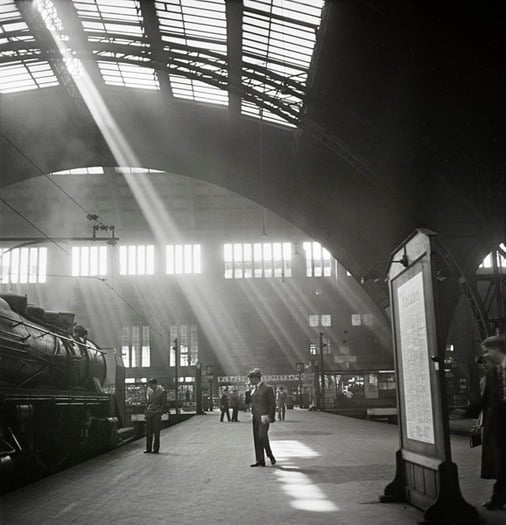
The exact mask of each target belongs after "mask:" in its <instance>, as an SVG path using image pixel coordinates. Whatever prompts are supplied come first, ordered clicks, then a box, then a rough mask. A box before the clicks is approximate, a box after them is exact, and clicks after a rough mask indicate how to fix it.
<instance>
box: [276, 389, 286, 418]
mask: <svg viewBox="0 0 506 525" xmlns="http://www.w3.org/2000/svg"><path fill="white" fill-rule="evenodd" d="M276 410H277V412H278V421H284V420H285V415H286V392H285V391H284V390H283V387H282V386H280V387H279V389H278V391H277V392H276Z"/></svg>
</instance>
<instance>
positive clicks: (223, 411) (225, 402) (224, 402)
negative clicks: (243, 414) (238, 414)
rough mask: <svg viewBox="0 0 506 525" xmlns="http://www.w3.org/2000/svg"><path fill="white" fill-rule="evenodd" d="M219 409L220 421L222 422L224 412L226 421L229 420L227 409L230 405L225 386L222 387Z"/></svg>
mask: <svg viewBox="0 0 506 525" xmlns="http://www.w3.org/2000/svg"><path fill="white" fill-rule="evenodd" d="M220 410H221V414H220V422H223V416H224V415H225V414H226V415H227V421H230V411H229V410H230V406H229V401H228V389H227V388H225V389H223V393H222V395H221V398H220Z"/></svg>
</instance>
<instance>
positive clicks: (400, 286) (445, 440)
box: [381, 230, 478, 525]
mask: <svg viewBox="0 0 506 525" xmlns="http://www.w3.org/2000/svg"><path fill="white" fill-rule="evenodd" d="M435 236H436V234H434V232H429V231H427V230H417V231H416V232H415V233H414V234H413V235H412V236H411V237H409V238H408V239H407V240H406V241H405V243H403V245H402V246H401V247H399V248H398V249H397V250H396V251H395V252H394V253H393V255H392V260H391V264H390V268H389V275H388V277H389V285H390V306H391V311H392V332H393V341H394V357H395V366H396V372H397V374H396V377H397V393H398V400H397V404H398V407H399V414H398V417H399V437H400V449H399V450H398V451H397V453H396V474H395V479H394V480H393V481H392V483H390V484H389V485H388V486H387V487H386V488H385V493H384V495H383V496H382V498H381V501H383V502H389V501H408V502H409V503H412V504H413V505H415V506H417V507H419V508H421V509H423V510H424V511H425V515H424V518H425V522H424V523H427V524H434V525H447V524H448V523H459V525H460V524H462V525H463V524H469V525H476V524H477V523H478V513H477V511H476V509H475V508H474V507H472V506H471V505H469V504H468V503H467V502H466V501H464V499H463V497H462V494H461V493H460V489H459V482H458V472H457V466H456V465H455V463H452V461H451V450H450V438H449V427H448V407H447V405H446V389H445V378H444V369H443V368H444V367H443V366H440V365H441V364H442V363H443V360H444V346H445V344H444V343H445V342H444V341H440V340H439V334H440V333H442V332H443V331H442V330H441V329H440V325H439V317H438V303H437V300H438V288H437V280H436V279H435V277H434V276H435V275H436V272H437V266H436V265H437V255H438V253H437V247H436V243H435Z"/></svg>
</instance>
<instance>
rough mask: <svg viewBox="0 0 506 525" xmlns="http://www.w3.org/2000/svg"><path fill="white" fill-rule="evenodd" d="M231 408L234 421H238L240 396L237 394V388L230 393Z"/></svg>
mask: <svg viewBox="0 0 506 525" xmlns="http://www.w3.org/2000/svg"><path fill="white" fill-rule="evenodd" d="M230 408H231V409H232V421H233V422H236V423H238V422H239V420H238V419H237V417H238V415H239V396H238V395H237V390H235V389H234V390H232V393H231V395H230Z"/></svg>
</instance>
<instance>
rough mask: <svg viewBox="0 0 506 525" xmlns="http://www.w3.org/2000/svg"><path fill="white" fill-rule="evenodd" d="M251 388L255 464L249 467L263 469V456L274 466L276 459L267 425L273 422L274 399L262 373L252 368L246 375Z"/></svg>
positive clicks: (274, 412) (274, 411) (272, 392)
mask: <svg viewBox="0 0 506 525" xmlns="http://www.w3.org/2000/svg"><path fill="white" fill-rule="evenodd" d="M248 377H249V380H250V384H251V385H252V387H253V390H252V393H251V420H252V422H253V441H254V443H255V457H256V462H255V463H253V464H252V465H250V466H251V467H265V456H264V451H265V453H266V454H267V457H268V458H269V459H270V461H271V465H275V464H276V459H275V458H274V454H273V453H272V450H271V445H270V443H269V425H270V423H271V422H273V421H274V418H275V414H276V399H275V397H274V390H273V389H272V387H271V386H269V385H267V384H265V383H264V382H263V381H262V372H261V371H260V369H258V368H254V369H253V370H251V372H250V373H249V374H248Z"/></svg>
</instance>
